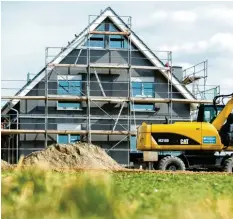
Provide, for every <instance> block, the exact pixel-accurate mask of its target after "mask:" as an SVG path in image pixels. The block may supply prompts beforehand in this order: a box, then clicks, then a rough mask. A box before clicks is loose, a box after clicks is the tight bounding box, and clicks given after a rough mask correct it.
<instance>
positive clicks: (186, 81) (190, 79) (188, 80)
mask: <svg viewBox="0 0 233 219" xmlns="http://www.w3.org/2000/svg"><path fill="white" fill-rule="evenodd" d="M202 78H204V77H201V76H191V75H190V76H187V77H186V78H184V79H183V81H182V83H183V84H184V85H188V84H191V83H193V82H194V81H197V80H200V79H202Z"/></svg>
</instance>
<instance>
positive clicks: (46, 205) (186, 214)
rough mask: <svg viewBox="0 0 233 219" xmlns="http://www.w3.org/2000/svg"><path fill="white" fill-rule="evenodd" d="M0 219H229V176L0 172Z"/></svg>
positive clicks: (232, 209)
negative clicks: (0, 185)
mask: <svg viewBox="0 0 233 219" xmlns="http://www.w3.org/2000/svg"><path fill="white" fill-rule="evenodd" d="M2 218H3V219H8V218H12V219H13V218H14V219H39V218H40V219H41V218H44V219H60V218H61V219H77V218H82V219H92V218H93V219H94V218H95V219H100V218H101V219H102V218H106V219H115V218H116V219H127V218H133V219H135V218H143V219H151V218H155V219H168V218H169V219H173V218H174V219H179V218H181V219H196V218H197V219H232V218H233V176H232V175H221V174H176V173H169V174H168V173H148V172H144V173H142V172H114V173H110V172H101V171H97V172H94V171H88V172H83V171H82V172H62V173H61V172H54V171H49V170H42V169H39V168H38V169H27V170H20V169H19V170H15V171H4V172H2Z"/></svg>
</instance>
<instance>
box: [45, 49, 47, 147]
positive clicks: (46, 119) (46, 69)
mask: <svg viewBox="0 0 233 219" xmlns="http://www.w3.org/2000/svg"><path fill="white" fill-rule="evenodd" d="M47 58H48V47H46V48H45V148H47V146H48V66H47V64H48V63H47Z"/></svg>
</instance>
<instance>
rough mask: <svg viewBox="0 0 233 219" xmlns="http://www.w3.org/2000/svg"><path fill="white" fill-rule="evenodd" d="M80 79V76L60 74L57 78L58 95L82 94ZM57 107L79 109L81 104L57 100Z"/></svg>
mask: <svg viewBox="0 0 233 219" xmlns="http://www.w3.org/2000/svg"><path fill="white" fill-rule="evenodd" d="M81 90H82V80H81V76H67V75H64V76H60V77H59V78H58V91H57V93H58V94H59V95H75V96H82V95H81V94H82V93H81ZM57 107H58V109H80V108H81V104H80V102H77V101H58V103H57Z"/></svg>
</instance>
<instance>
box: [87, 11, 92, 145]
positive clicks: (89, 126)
mask: <svg viewBox="0 0 233 219" xmlns="http://www.w3.org/2000/svg"><path fill="white" fill-rule="evenodd" d="M90 19H91V15H89V16H88V28H87V31H88V33H87V42H88V47H87V132H88V133H87V141H88V143H91V118H90V117H91V108H90V107H91V106H90V79H91V78H90V75H91V72H90V71H91V68H90V57H91V54H90V53H91V50H90V23H91V21H90Z"/></svg>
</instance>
